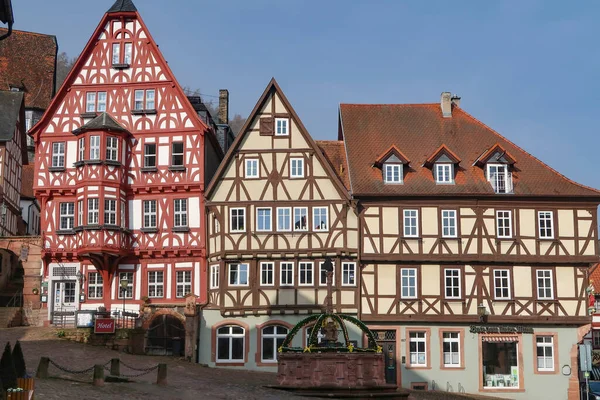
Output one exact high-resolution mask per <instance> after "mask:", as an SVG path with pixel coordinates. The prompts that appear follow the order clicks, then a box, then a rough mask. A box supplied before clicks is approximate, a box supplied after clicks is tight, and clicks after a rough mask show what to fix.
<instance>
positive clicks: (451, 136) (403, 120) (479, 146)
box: [340, 103, 600, 199]
mask: <svg viewBox="0 0 600 400" xmlns="http://www.w3.org/2000/svg"><path fill="white" fill-rule="evenodd" d="M340 120H341V130H340V136H341V137H340V139H342V138H343V140H344V141H345V144H346V151H347V153H346V154H347V157H348V163H349V171H350V183H351V187H352V194H353V196H360V195H363V196H365V195H366V196H398V195H415V196H418V195H436V196H437V195H441V196H465V195H490V196H494V195H495V194H494V191H493V189H492V186H491V184H490V183H489V182H487V180H486V178H485V175H484V169H483V168H482V167H480V166H475V165H473V164H474V163H475V161H476V160H477V159H478V158H480V157H481V156H482V155H483V154H485V153H486V151H488V150H489V149H490V148H492V147H493V146H495V145H500V146H501V147H502V148H503V149H505V150H506V152H507V153H508V154H510V156H511V157H512V158H513V159H514V160H516V161H517V162H516V163H515V164H514V169H513V182H514V195H515V196H517V195H521V196H578V197H581V196H587V197H595V198H596V199H598V198H600V191H598V190H596V189H592V188H589V187H586V186H583V185H580V184H578V183H576V182H573V181H571V180H569V179H568V178H566V177H564V176H563V175H561V174H559V173H558V172H556V171H555V170H553V169H552V168H550V167H549V166H547V165H546V164H544V163H543V162H541V161H540V160H538V159H537V158H535V157H534V156H532V155H531V154H529V153H527V152H526V151H525V150H523V149H521V148H520V147H518V146H517V145H515V144H514V143H512V142H510V141H509V140H508V139H506V138H504V137H503V136H501V135H500V134H499V133H497V132H496V131H494V130H493V129H491V128H489V127H488V126H486V125H485V124H483V123H481V122H480V121H478V120H477V119H475V118H474V117H473V116H471V115H469V114H468V113H466V112H465V111H464V110H462V109H461V108H460V107H458V106H453V107H452V117H450V118H444V117H443V116H442V111H441V108H440V105H439V104H437V103H436V104H341V105H340ZM392 145H395V146H396V147H397V148H398V149H400V151H402V153H403V154H405V155H406V157H407V158H408V159H410V160H411V163H410V165H409V167H408V168H406V167H405V170H406V169H408V171H407V172H406V173H405V177H404V184H402V185H389V184H388V185H386V184H384V182H383V179H382V173H381V169H380V168H377V166H376V165H375V162H376V161H377V158H378V157H379V156H380V155H381V154H382V153H383V152H385V151H386V150H388V149H389V148H390V146H392ZM442 145H445V146H446V147H447V148H449V149H452V151H453V152H454V153H455V155H456V157H458V158H460V159H461V162H460V163H459V164H458V168H457V173H456V177H455V185H436V183H435V181H434V179H433V173H432V171H431V169H429V168H427V167H426V166H424V165H423V164H424V163H425V161H426V160H427V158H428V157H430V156H431V155H432V154H433V153H435V152H436V150H437V149H438V148H439V147H440V146H442ZM495 196H497V195H495Z"/></svg>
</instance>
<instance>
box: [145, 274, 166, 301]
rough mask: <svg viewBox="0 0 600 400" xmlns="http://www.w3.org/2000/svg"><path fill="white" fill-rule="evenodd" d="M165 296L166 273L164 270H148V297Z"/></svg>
mask: <svg viewBox="0 0 600 400" xmlns="http://www.w3.org/2000/svg"><path fill="white" fill-rule="evenodd" d="M163 296H164V273H163V271H150V272H148V297H163Z"/></svg>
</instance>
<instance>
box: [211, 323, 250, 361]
mask: <svg viewBox="0 0 600 400" xmlns="http://www.w3.org/2000/svg"><path fill="white" fill-rule="evenodd" d="M244 335H245V330H244V328H242V327H241V326H233V325H230V326H223V327H221V328H219V329H218V330H217V362H236V361H244V346H245V343H244V342H245V340H244V339H245V337H244Z"/></svg>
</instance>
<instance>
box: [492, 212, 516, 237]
mask: <svg viewBox="0 0 600 400" xmlns="http://www.w3.org/2000/svg"><path fill="white" fill-rule="evenodd" d="M511 214H512V213H511V212H510V211H496V231H497V232H496V233H497V235H498V237H499V238H511V237H512V218H511Z"/></svg>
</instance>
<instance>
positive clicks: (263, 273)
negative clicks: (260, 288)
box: [260, 262, 275, 286]
mask: <svg viewBox="0 0 600 400" xmlns="http://www.w3.org/2000/svg"><path fill="white" fill-rule="evenodd" d="M274 276H275V264H273V263H272V262H261V263H260V284H261V285H264V286H273V284H274V282H275V278H274Z"/></svg>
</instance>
